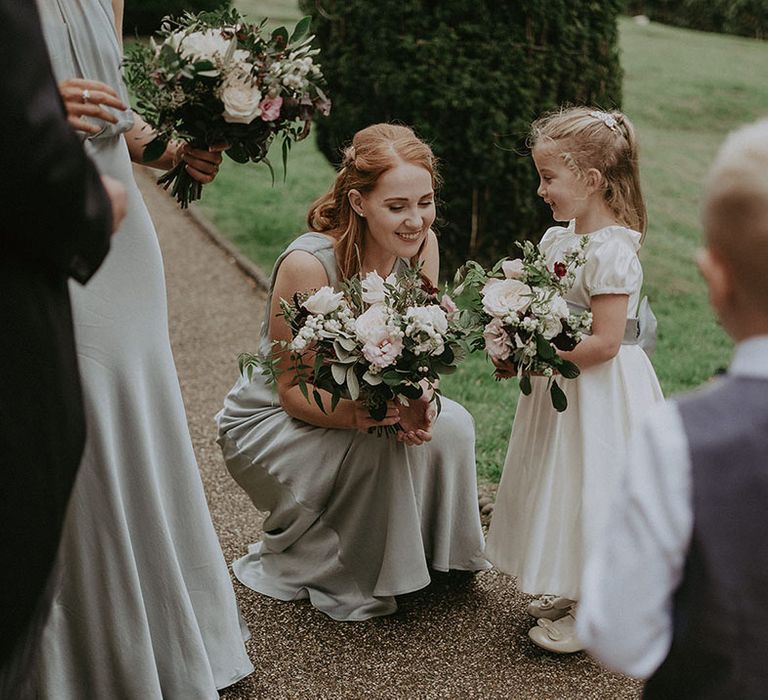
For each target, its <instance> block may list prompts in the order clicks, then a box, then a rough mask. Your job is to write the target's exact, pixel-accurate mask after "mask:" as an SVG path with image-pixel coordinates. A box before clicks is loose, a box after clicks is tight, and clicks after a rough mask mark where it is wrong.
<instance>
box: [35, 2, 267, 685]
mask: <svg viewBox="0 0 768 700" xmlns="http://www.w3.org/2000/svg"><path fill="white" fill-rule="evenodd" d="M38 4H39V7H40V10H41V16H42V20H43V28H44V32H45V36H46V41H47V44H48V47H49V52H50V54H51V59H52V62H53V66H54V71H55V73H56V77H57V79H58V80H63V79H65V78H72V77H85V78H91V79H95V80H101V81H103V82H105V83H107V84H110V85H112V86H113V87H115V88H117V89H118V90H119V91H120V93H121V94H122V96H123V100H124V101H127V96H126V93H125V89H124V87H123V85H122V81H121V77H120V73H119V63H120V48H119V44H118V41H117V37H116V35H115V30H114V23H113V16H112V7H111V4H110V2H109V0H39V3H38ZM131 124H132V116H131V114H130V113H121V114H120V115H119V122H118V124H117V125H110V126H109V127H107V128H106V129H105V130H104V131H103V132H102V133H101V134H99V135H98V136H97V137H95V138H90V139H88V140H87V141H86V142H85V146H86V148H87V150H88V152H89V154H90V155H91V156H92V158H93V159H94V161H95V162H96V164H97V166H98V167H99V169H100V170H101V171H102V172H103V173H106V174H109V175H111V176H112V177H115V178H117V179H118V180H120V181H121V182H122V183H123V185H124V186H125V187H126V189H127V190H128V214H127V216H126V218H125V220H124V222H123V224H122V225H121V227H120V230H119V231H118V232H117V233H116V234H115V236H114V238H113V242H112V249H111V251H110V253H109V255H108V256H107V259H106V261H105V262H104V264H103V265H102V266H101V268H100V269H99V271H98V272H97V273H96V275H94V277H93V278H92V279H91V281H90V282H89V283H88V284H87V285H86V286H84V287H82V286H80V285H77V284H73V285H72V286H71V295H72V308H73V315H74V325H75V339H76V344H77V352H78V360H79V363H80V371H81V375H82V383H83V392H84V399H85V407H86V418H87V442H86V447H85V453H84V456H83V461H82V464H81V467H80V470H79V474H78V477H77V482H76V484H75V488H74V491H73V494H72V498H71V502H70V505H69V510H68V514H67V519H66V523H65V527H64V532H63V536H62V542H61V547H60V550H59V555H58V561H57V569H56V571H55V575H56V576H57V579H56V582H55V585H56V593H55V597H54V601H53V606H52V609H51V614H50V618H49V620H48V623H47V626H46V628H45V631H44V635H43V642H42V647H41V649H40V653H39V654H38V659H39V667H38V669H37V674H36V679H35V681H36V687H37V694H36V697H37V698H43V699H49V700H85V699H87V698H94V699H98V700H102V699H103V700H106V699H107V698H109V699H115V700H116V699H118V698H120V699H121V700H161V699H163V700H197V699H198V698H200V699H203V698H204V699H206V700H209V699H210V700H213V699H214V698H218V697H219V695H218V692H217V688H222V687H225V686H227V685H230V684H232V683H234V682H235V681H237V680H239V679H240V678H242V677H243V676H245V675H247V674H249V673H250V672H251V671H252V670H253V667H252V665H251V662H250V661H249V659H248V656H247V654H246V651H245V646H244V643H243V630H241V625H240V620H239V615H238V610H237V605H236V602H235V597H234V593H233V590H232V584H231V581H230V578H229V573H228V571H227V566H226V562H225V561H224V557H223V555H222V552H221V548H220V546H219V542H218V539H217V537H216V533H215V532H214V529H213V525H212V523H211V518H210V514H209V512H208V507H207V504H206V500H205V495H204V493H203V488H202V482H201V480H200V475H199V471H198V468H197V463H196V461H195V455H194V453H193V451H192V443H191V440H190V436H189V431H188V428H187V423H186V416H185V413H184V405H183V403H182V398H181V392H180V390H179V382H178V377H177V374H176V368H175V365H174V361H173V356H172V354H171V347H170V342H169V335H168V322H167V307H166V294H165V281H164V276H163V267H162V260H161V257H160V249H159V246H158V242H157V238H156V234H155V230H154V227H153V225H152V221H151V220H150V218H149V214H148V212H147V210H146V207H145V206H144V202H143V200H142V198H141V194H140V193H139V191H138V189H137V187H136V183H135V181H134V178H133V172H132V169H131V163H130V160H129V156H128V151H127V148H126V143H125V137H124V136H123V133H124V132H125V131H126V130H127V129H129V128H130V126H131ZM41 206H45V203H44V202H41Z"/></svg>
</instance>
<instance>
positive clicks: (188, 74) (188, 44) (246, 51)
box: [124, 10, 331, 208]
mask: <svg viewBox="0 0 768 700" xmlns="http://www.w3.org/2000/svg"><path fill="white" fill-rule="evenodd" d="M266 21H267V20H264V21H263V22H261V23H260V24H258V25H254V24H248V23H246V22H245V21H244V18H243V17H242V16H241V15H240V14H239V13H238V12H237V11H236V10H219V11H216V12H202V13H199V14H196V15H195V14H191V13H186V14H185V15H183V16H182V17H181V18H179V19H173V18H170V17H166V18H165V19H164V20H163V23H162V25H161V28H160V30H159V31H158V32H157V33H156V35H155V37H153V38H152V39H151V41H150V44H149V45H148V46H147V45H145V44H141V43H136V44H134V45H133V46H132V47H131V48H130V49H129V50H128V52H127V55H126V58H125V61H124V69H125V79H126V83H127V84H128V85H129V87H130V88H131V90H132V91H133V92H134V94H135V96H136V108H137V111H138V112H139V113H140V114H141V115H142V116H143V117H144V119H145V120H146V121H147V123H148V124H149V125H150V126H151V127H152V128H153V129H154V130H155V131H156V132H157V136H156V138H155V139H154V140H153V141H151V142H150V143H149V144H147V146H146V147H145V150H144V160H145V161H152V160H156V159H157V158H159V157H160V156H161V155H162V154H163V153H164V151H165V148H166V146H167V144H168V142H169V141H170V140H171V139H178V140H180V141H184V142H186V143H189V144H190V145H192V146H193V147H195V148H208V147H209V146H213V145H216V144H227V146H228V147H227V149H226V153H227V155H228V156H229V157H230V158H232V159H233V160H235V161H237V162H238V163H245V162H247V161H249V160H251V161H253V162H258V161H264V162H265V163H266V164H267V165H268V166H269V168H270V170H272V166H271V164H270V162H269V160H268V159H267V152H268V151H269V147H270V144H271V143H272V141H273V140H274V138H275V137H276V136H277V135H280V136H282V154H283V166H284V167H285V164H286V162H287V158H288V152H289V150H290V147H291V143H292V142H293V141H298V140H301V139H303V138H304V137H305V136H306V135H307V134H308V133H309V127H310V123H311V121H312V118H313V116H314V115H315V113H317V112H319V113H321V114H324V115H327V114H328V113H329V111H330V106H331V103H330V101H329V100H328V98H327V97H326V96H325V94H324V93H323V91H322V89H321V85H322V83H323V75H322V72H321V70H320V67H319V66H318V65H317V64H316V63H315V62H314V57H315V56H316V55H317V53H318V52H319V49H313V48H311V41H312V39H313V37H312V36H308V32H309V23H310V19H309V17H305V18H304V19H302V20H301V21H300V22H299V23H298V24H297V25H296V28H295V30H294V31H293V33H292V34H291V35H290V36H289V34H288V31H287V30H286V29H285V27H280V28H279V29H275V30H274V31H273V32H272V33H271V34H267V33H266V31H265V29H264V25H265V23H266ZM158 183H160V184H162V185H163V186H164V187H165V188H166V189H168V188H169V187H172V193H173V195H174V196H175V197H176V199H177V200H178V202H179V203H180V204H181V206H182V207H183V208H186V207H187V206H188V205H189V203H190V202H192V201H194V200H196V199H199V198H200V195H201V192H202V185H201V184H200V183H199V182H197V181H196V180H194V179H193V178H192V177H191V176H190V175H189V174H188V173H187V171H186V169H185V163H184V162H183V161H182V162H180V163H179V164H178V165H176V167H174V168H173V169H171V170H169V171H168V172H167V173H165V174H164V175H163V176H162V177H161V178H160V179H159V180H158Z"/></svg>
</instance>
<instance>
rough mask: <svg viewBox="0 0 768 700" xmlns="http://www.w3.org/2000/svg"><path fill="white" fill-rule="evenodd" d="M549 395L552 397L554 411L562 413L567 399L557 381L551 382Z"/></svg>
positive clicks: (566, 406) (566, 405) (566, 404)
mask: <svg viewBox="0 0 768 700" xmlns="http://www.w3.org/2000/svg"><path fill="white" fill-rule="evenodd" d="M549 395H550V397H551V398H552V405H553V406H554V407H555V410H556V411H558V412H560V413H562V412H563V411H564V410H565V409H566V408H568V399H567V398H566V397H565V394H564V393H563V390H562V389H561V388H560V387H559V386H558V385H557V382H555V381H553V382H552V385H551V386H550V387H549Z"/></svg>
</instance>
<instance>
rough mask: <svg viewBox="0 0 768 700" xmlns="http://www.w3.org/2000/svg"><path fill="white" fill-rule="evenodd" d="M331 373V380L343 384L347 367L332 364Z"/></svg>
mask: <svg viewBox="0 0 768 700" xmlns="http://www.w3.org/2000/svg"><path fill="white" fill-rule="evenodd" d="M331 374H332V375H333V381H335V382H336V383H337V384H344V380H345V379H346V377H347V368H346V367H345V366H344V365H340V364H336V363H334V364H332V365H331Z"/></svg>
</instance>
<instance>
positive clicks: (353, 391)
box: [347, 367, 360, 401]
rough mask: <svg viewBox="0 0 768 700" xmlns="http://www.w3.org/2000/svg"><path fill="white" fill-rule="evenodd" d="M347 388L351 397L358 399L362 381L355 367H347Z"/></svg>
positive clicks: (354, 399)
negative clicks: (358, 377) (359, 380)
mask: <svg viewBox="0 0 768 700" xmlns="http://www.w3.org/2000/svg"><path fill="white" fill-rule="evenodd" d="M347 389H348V390H349V398H350V399H352V400H353V401H357V399H358V398H359V397H360V382H358V381H357V375H356V374H355V368H354V367H349V368H348V369H347Z"/></svg>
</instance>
